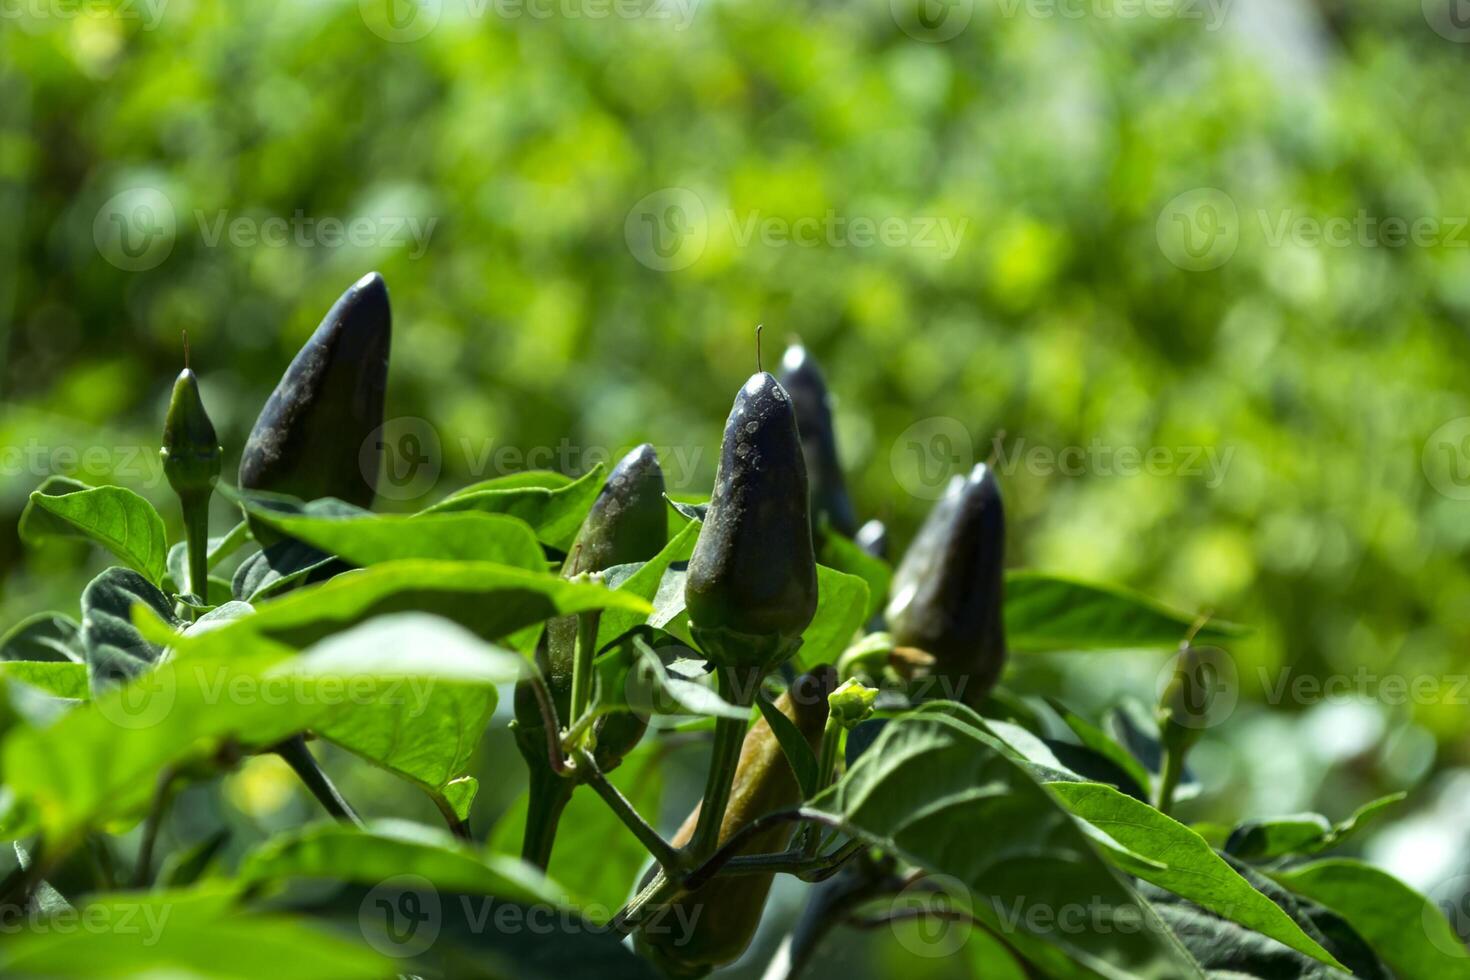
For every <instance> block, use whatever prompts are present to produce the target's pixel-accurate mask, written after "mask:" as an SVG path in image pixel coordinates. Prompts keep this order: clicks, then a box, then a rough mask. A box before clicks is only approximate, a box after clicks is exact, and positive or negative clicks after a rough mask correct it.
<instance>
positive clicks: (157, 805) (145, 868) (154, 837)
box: [133, 766, 175, 888]
mask: <svg viewBox="0 0 1470 980" xmlns="http://www.w3.org/2000/svg"><path fill="white" fill-rule="evenodd" d="M174 776H175V771H174V768H173V767H172V766H170V767H168V768H167V769H165V770H163V772H161V773H159V774H158V784H157V785H156V786H154V788H153V802H152V803H151V804H149V807H148V818H147V819H146V820H145V821H144V823H143V843H142V844H141V845H140V846H139V847H138V861H137V864H135V865H134V866H133V887H134V888H145V887H147V886H148V883H149V882H150V881H152V879H153V849H154V846H155V845H156V844H157V842H158V831H159V830H160V829H161V828H162V827H163V815H164V813H165V812H166V811H167V810H168V804H169V801H170V800H171V799H172V798H173V785H174Z"/></svg>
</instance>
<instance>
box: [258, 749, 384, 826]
mask: <svg viewBox="0 0 1470 980" xmlns="http://www.w3.org/2000/svg"><path fill="white" fill-rule="evenodd" d="M275 751H276V754H277V755H279V756H280V757H281V758H282V759H285V760H286V765H288V766H290V767H291V768H292V769H294V770H296V775H298V776H300V777H301V781H302V782H303V783H304V784H306V788H307V789H308V790H310V791H311V795H312V796H315V797H316V798H317V802H319V803H320V804H321V805H322V807H323V808H324V809H325V810H326V811H327V812H328V813H330V814H331V815H332V816H334V817H336V818H337V819H338V820H340V821H342V822H343V823H348V824H353V825H355V826H358V827H361V826H363V822H362V818H361V817H359V816H358V815H357V811H356V810H354V809H353V808H352V804H350V803H348V802H347V800H345V799H344V798H343V797H342V794H341V793H340V792H338V791H337V787H336V786H334V785H333V784H332V781H331V780H330V779H328V778H327V774H326V773H325V772H323V771H322V767H321V766H320V765H319V764H318V763H317V761H316V757H315V756H313V755H312V754H311V749H308V748H307V747H306V739H304V738H302V737H301V736H300V735H296V736H294V737H292V738H288V739H286V741H284V742H282V743H280V744H279V745H277V746H276V747H275Z"/></svg>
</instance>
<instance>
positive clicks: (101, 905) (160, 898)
mask: <svg viewBox="0 0 1470 980" xmlns="http://www.w3.org/2000/svg"><path fill="white" fill-rule="evenodd" d="M344 935H346V934H345V933H334V932H329V931H327V930H325V929H317V928H314V927H312V926H309V925H306V924H304V923H302V922H300V921H296V920H292V919H287V918H284V917H281V916H274V915H257V914H252V913H249V912H246V911H243V910H241V909H239V908H238V907H236V905H235V904H234V903H233V901H232V900H230V899H229V897H228V896H227V895H223V894H218V893H208V892H207V893H205V894H204V895H203V896H201V895H199V894H196V893H194V892H189V891H178V892H163V893H158V894H152V895H139V894H136V893H129V894H126V895H116V896H102V897H99V898H96V899H94V900H93V901H91V902H89V903H87V904H86V905H85V906H83V907H82V908H80V909H78V910H77V913H76V915H75V917H74V918H73V919H72V921H71V925H70V926H69V927H64V926H62V925H58V926H57V927H56V928H49V929H37V930H35V931H32V932H28V933H23V934H20V935H15V936H10V937H7V939H6V942H5V944H4V945H3V946H0V974H3V975H5V976H12V977H20V976H24V977H34V978H41V977H82V976H88V977H161V976H165V975H167V976H171V977H190V978H196V980H241V978H246V977H271V978H272V980H319V978H321V977H363V978H367V977H387V976H392V975H393V970H394V966H393V963H392V961H390V960H388V959H386V958H384V957H382V956H379V955H378V954H377V953H374V952H373V951H372V950H370V949H368V948H367V947H366V946H365V945H363V944H362V942H361V941H360V940H359V941H349V940H348V939H345V938H343V936H344Z"/></svg>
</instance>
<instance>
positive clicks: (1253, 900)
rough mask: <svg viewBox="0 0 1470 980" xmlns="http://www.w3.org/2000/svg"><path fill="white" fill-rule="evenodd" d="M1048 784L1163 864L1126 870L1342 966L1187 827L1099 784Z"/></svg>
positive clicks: (1109, 830)
mask: <svg viewBox="0 0 1470 980" xmlns="http://www.w3.org/2000/svg"><path fill="white" fill-rule="evenodd" d="M1047 788H1048V789H1050V790H1051V791H1052V793H1053V794H1055V795H1056V796H1057V797H1058V798H1059V799H1060V800H1061V801H1062V802H1063V803H1064V804H1065V805H1066V807H1067V809H1069V810H1071V811H1072V812H1073V813H1074V814H1076V815H1077V816H1079V817H1081V818H1082V819H1084V820H1086V821H1087V822H1088V823H1091V824H1092V825H1093V826H1095V827H1098V828H1100V829H1101V830H1103V831H1104V832H1106V833H1107V834H1108V835H1109V836H1110V837H1112V838H1113V839H1114V840H1116V841H1118V842H1119V843H1120V844H1122V845H1123V846H1124V847H1127V848H1129V849H1131V850H1135V851H1138V852H1139V853H1141V854H1143V855H1144V856H1146V857H1149V858H1152V859H1154V860H1155V861H1159V862H1161V863H1162V864H1163V865H1164V868H1163V870H1154V869H1150V868H1139V869H1133V868H1130V869H1129V870H1130V872H1131V873H1133V874H1136V875H1137V876H1138V877H1140V878H1143V879H1144V880H1146V881H1150V882H1153V883H1154V884H1155V885H1158V886H1159V887H1160V888H1166V889H1168V890H1169V891H1171V892H1173V893H1174V894H1176V895H1179V896H1181V897H1183V898H1187V899H1189V900H1190V901H1192V902H1195V903H1196V904H1198V905H1200V906H1203V907H1204V908H1207V909H1209V910H1210V911H1212V912H1214V913H1216V914H1217V915H1220V916H1223V917H1224V918H1227V919H1230V920H1232V921H1234V922H1238V923H1239V924H1241V925H1243V926H1245V927H1246V928H1248V929H1252V930H1254V931H1256V932H1259V933H1261V934H1262V935H1265V936H1269V937H1270V938H1272V939H1275V940H1276V941H1277V942H1279V943H1281V944H1282V945H1285V946H1289V947H1290V948H1292V949H1294V950H1296V951H1297V952H1299V953H1303V954H1305V955H1307V956H1310V957H1312V958H1313V959H1316V960H1319V961H1320V962H1322V963H1326V964H1327V965H1328V966H1336V967H1339V968H1340V967H1341V964H1340V963H1338V962H1337V960H1335V959H1334V958H1333V957H1332V954H1330V953H1329V952H1327V950H1325V949H1323V948H1322V947H1321V945H1319V944H1318V943H1317V942H1316V941H1314V940H1313V939H1312V938H1311V937H1310V936H1308V935H1307V934H1306V933H1305V932H1303V931H1302V929H1301V927H1300V926H1298V925H1297V924H1296V923H1295V922H1293V921H1292V920H1291V917H1290V916H1288V915H1287V914H1286V913H1285V912H1283V911H1282V910H1281V909H1280V908H1279V907H1277V905H1276V904H1275V903H1274V902H1272V901H1271V900H1270V899H1268V898H1267V897H1266V896H1264V895H1262V894H1261V893H1260V892H1258V891H1256V890H1255V889H1254V888H1252V887H1251V886H1250V883H1249V882H1247V881H1246V880H1245V879H1244V878H1242V877H1241V876H1240V875H1238V874H1236V872H1235V870H1234V869H1233V868H1231V867H1230V865H1228V864H1226V863H1225V862H1224V861H1222V860H1221V859H1220V857H1219V855H1217V854H1216V853H1215V852H1214V851H1213V850H1212V849H1211V848H1210V845H1209V844H1208V843H1206V842H1205V840H1204V838H1203V837H1201V836H1200V835H1199V834H1196V833H1195V832H1194V831H1192V830H1190V829H1189V828H1188V827H1186V826H1184V825H1183V824H1181V823H1179V822H1178V821H1176V820H1174V819H1172V818H1171V817H1168V816H1165V815H1164V814H1162V813H1160V812H1159V811H1157V810H1155V809H1154V808H1153V807H1151V806H1149V805H1148V804H1146V803H1140V802H1138V801H1137V800H1135V799H1134V798H1133V797H1131V796H1128V795H1126V794H1124V793H1120V792H1118V791H1117V790H1116V789H1114V788H1113V787H1111V786H1104V785H1102V784H1101V783H1052V784H1050V785H1049V786H1048V787H1047Z"/></svg>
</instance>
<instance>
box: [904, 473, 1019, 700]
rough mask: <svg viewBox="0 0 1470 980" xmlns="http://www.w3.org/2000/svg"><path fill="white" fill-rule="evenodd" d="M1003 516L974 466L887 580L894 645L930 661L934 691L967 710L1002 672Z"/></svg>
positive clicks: (985, 476) (990, 480)
mask: <svg viewBox="0 0 1470 980" xmlns="http://www.w3.org/2000/svg"><path fill="white" fill-rule="evenodd" d="M1004 562H1005V511H1004V509H1003V508H1002V505H1001V499H1000V486H999V484H998V483H997V482H996V479H995V474H994V473H993V472H991V470H990V468H989V467H987V466H986V465H985V464H983V463H981V464H980V465H978V466H976V467H975V469H974V470H973V471H971V473H970V475H969V477H958V476H957V477H955V478H954V479H953V480H952V481H951V484H950V486H949V488H948V490H947V491H946V492H945V495H944V497H943V498H942V499H941V500H940V501H939V502H938V503H937V504H935V505H934V508H933V510H931V511H930V513H929V516H928V518H927V519H925V521H924V525H923V526H922V527H921V528H920V529H919V533H918V535H917V536H916V537H915V538H914V543H913V544H912V545H911V546H910V547H909V550H908V552H907V554H905V555H904V557H903V561H902V562H901V563H900V564H899V566H898V570H897V571H896V572H895V573H894V576H893V587H892V597H893V598H892V600H891V601H890V602H889V604H888V610H887V614H886V615H887V619H888V625H889V632H891V633H892V634H893V642H894V644H895V645H897V646H900V647H917V648H918V649H920V650H923V651H925V652H927V653H929V654H930V655H932V656H933V657H934V660H935V664H934V675H935V676H936V677H938V678H939V679H940V680H941V681H944V682H945V684H944V687H943V688H942V689H941V690H939V691H936V692H934V694H935V695H936V696H944V697H949V698H953V699H955V700H961V701H964V702H965V703H966V704H968V705H971V706H974V705H976V704H979V703H981V702H982V701H984V699H985V696H986V694H988V693H989V691H990V689H991V688H992V687H993V686H994V685H995V682H996V680H997V679H999V677H1000V673H1001V670H1002V669H1003V668H1004V666H1005V660H1006V641H1005V621H1004V617H1003V603H1004V586H1005V569H1004Z"/></svg>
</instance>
